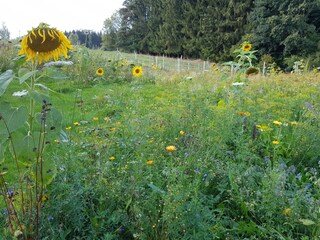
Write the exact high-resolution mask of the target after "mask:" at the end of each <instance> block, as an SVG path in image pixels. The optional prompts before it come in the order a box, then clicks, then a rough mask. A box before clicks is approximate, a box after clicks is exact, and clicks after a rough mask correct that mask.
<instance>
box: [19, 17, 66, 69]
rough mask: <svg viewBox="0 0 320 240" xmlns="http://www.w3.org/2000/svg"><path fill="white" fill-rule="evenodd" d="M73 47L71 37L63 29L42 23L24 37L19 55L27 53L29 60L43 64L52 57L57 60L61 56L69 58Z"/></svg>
mask: <svg viewBox="0 0 320 240" xmlns="http://www.w3.org/2000/svg"><path fill="white" fill-rule="evenodd" d="M71 49H72V45H71V43H70V41H69V39H68V38H67V37H66V36H65V35H64V34H63V33H62V32H61V31H59V30H57V29H56V28H50V27H49V25H48V24H45V23H40V24H39V26H38V27H36V28H33V29H32V30H31V31H29V32H28V34H27V35H26V36H25V37H24V38H23V39H22V41H21V50H20V52H19V55H22V54H25V55H26V56H27V60H32V62H35V61H36V60H37V61H38V63H39V64H41V63H42V62H43V61H45V62H48V61H49V60H51V59H53V60H54V61H57V60H58V59H59V57H61V56H64V57H65V58H67V57H68V51H69V50H71Z"/></svg>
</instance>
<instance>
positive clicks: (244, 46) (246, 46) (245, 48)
mask: <svg viewBox="0 0 320 240" xmlns="http://www.w3.org/2000/svg"><path fill="white" fill-rule="evenodd" d="M241 49H242V50H243V51H250V50H251V49H252V45H251V44H250V43H243V44H242V47H241Z"/></svg>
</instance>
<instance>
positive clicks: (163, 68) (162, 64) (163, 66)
mask: <svg viewBox="0 0 320 240" xmlns="http://www.w3.org/2000/svg"><path fill="white" fill-rule="evenodd" d="M162 69H164V54H163V55H162Z"/></svg>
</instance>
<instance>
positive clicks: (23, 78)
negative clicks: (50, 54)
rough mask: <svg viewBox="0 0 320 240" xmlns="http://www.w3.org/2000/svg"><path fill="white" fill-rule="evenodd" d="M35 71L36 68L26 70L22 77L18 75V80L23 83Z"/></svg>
mask: <svg viewBox="0 0 320 240" xmlns="http://www.w3.org/2000/svg"><path fill="white" fill-rule="evenodd" d="M36 72H38V70H34V71H31V72H27V73H25V74H24V75H23V76H22V77H19V82H20V84H21V83H24V82H25V81H26V80H28V79H29V78H30V77H31V76H32V75H34V74H35V73H36Z"/></svg>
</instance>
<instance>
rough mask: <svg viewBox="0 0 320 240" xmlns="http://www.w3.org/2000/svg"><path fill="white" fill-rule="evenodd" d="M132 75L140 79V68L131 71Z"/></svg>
mask: <svg viewBox="0 0 320 240" xmlns="http://www.w3.org/2000/svg"><path fill="white" fill-rule="evenodd" d="M132 74H133V75H134V76H136V77H140V76H141V74H142V67H140V66H136V67H134V68H133V69H132Z"/></svg>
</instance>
